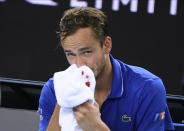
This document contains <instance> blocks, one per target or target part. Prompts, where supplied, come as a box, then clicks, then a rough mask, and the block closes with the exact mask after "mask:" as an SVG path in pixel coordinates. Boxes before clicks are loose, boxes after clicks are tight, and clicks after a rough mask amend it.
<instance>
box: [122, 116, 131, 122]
mask: <svg viewBox="0 0 184 131" xmlns="http://www.w3.org/2000/svg"><path fill="white" fill-rule="evenodd" d="M122 121H123V122H130V121H131V117H128V116H127V115H123V116H122Z"/></svg>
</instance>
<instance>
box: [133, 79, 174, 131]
mask: <svg viewBox="0 0 184 131" xmlns="http://www.w3.org/2000/svg"><path fill="white" fill-rule="evenodd" d="M165 118H167V121H166V119H165ZM168 118H169V119H168ZM136 119H137V121H136V128H137V131H165V130H168V129H166V128H168V127H169V130H172V129H174V127H173V125H172V120H171V117H170V114H169V112H168V107H167V103H166V92H165V88H164V85H163V83H162V81H161V80H160V79H159V78H156V79H151V80H148V81H147V82H146V84H145V86H144V88H143V90H142V91H141V96H140V97H139V107H138V111H137V115H136ZM169 124H170V126H169ZM166 125H167V126H166ZM165 126H166V127H165Z"/></svg>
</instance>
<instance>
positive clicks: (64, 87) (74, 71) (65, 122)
mask: <svg viewBox="0 0 184 131" xmlns="http://www.w3.org/2000/svg"><path fill="white" fill-rule="evenodd" d="M95 86H96V81H95V77H94V74H93V71H92V70H91V69H90V68H89V67H87V66H81V67H80V68H77V66H76V65H75V64H73V65H71V66H70V67H69V68H68V69H66V70H65V71H61V72H57V73H55V74H54V89H55V94H56V99H57V103H58V104H59V105H60V106H61V109H60V116H59V124H60V126H61V127H62V131H82V129H81V128H80V127H79V125H78V124H77V121H76V119H75V116H74V114H73V110H72V109H73V107H76V106H78V105H80V104H82V103H84V102H87V101H89V102H90V103H92V104H94V90H95Z"/></svg>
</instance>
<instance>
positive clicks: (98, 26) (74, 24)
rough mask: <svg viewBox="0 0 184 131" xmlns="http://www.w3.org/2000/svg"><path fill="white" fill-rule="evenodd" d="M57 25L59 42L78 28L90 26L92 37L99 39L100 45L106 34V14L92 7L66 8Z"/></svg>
mask: <svg viewBox="0 0 184 131" xmlns="http://www.w3.org/2000/svg"><path fill="white" fill-rule="evenodd" d="M59 27H60V31H59V36H60V39H61V42H63V40H64V39H65V38H66V37H67V36H69V35H72V34H74V33H75V32H76V31H77V30H78V29H80V28H86V27H91V29H92V30H93V33H94V37H95V38H96V39H97V40H99V41H100V43H101V46H102V45H103V42H104V40H105V37H106V36H108V22H107V16H106V15H105V14H104V13H103V12H102V11H100V10H98V9H95V8H92V7H87V8H73V9H69V10H66V11H65V12H64V15H63V17H62V18H61V21H60V24H59Z"/></svg>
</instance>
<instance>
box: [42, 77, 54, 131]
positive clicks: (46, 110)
mask: <svg viewBox="0 0 184 131" xmlns="http://www.w3.org/2000/svg"><path fill="white" fill-rule="evenodd" d="M55 105H56V97H55V92H54V87H53V79H52V78H51V79H49V80H48V81H47V83H46V84H45V85H44V86H43V88H42V91H41V94H40V99H39V107H38V112H39V114H40V126H39V131H46V129H47V126H48V124H49V121H50V118H51V116H52V114H53V112H54V108H55Z"/></svg>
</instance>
